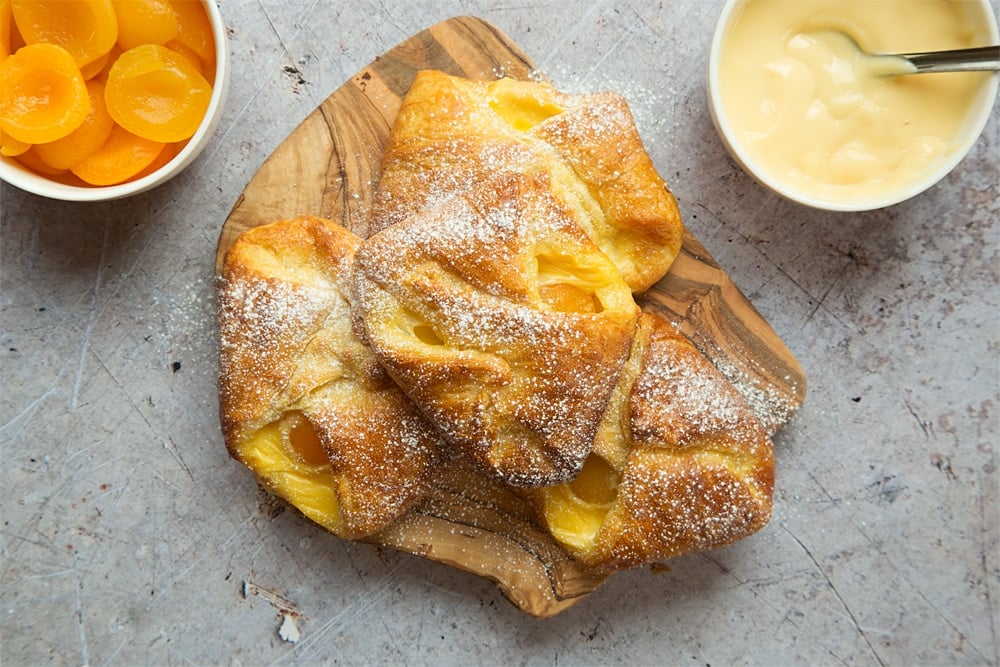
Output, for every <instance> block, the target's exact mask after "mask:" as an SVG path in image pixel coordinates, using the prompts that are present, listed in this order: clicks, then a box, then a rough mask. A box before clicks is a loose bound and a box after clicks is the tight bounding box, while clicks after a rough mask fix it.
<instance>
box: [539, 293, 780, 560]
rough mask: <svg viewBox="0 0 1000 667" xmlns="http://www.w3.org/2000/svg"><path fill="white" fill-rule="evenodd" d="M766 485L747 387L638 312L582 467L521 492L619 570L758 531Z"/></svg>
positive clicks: (770, 462)
mask: <svg viewBox="0 0 1000 667" xmlns="http://www.w3.org/2000/svg"><path fill="white" fill-rule="evenodd" d="M773 487H774V455H773V447H772V444H771V440H770V437H769V436H768V434H767V432H766V430H765V429H764V427H763V425H762V424H761V423H760V421H759V420H758V419H757V418H756V417H755V416H754V414H753V412H752V411H751V410H750V408H749V407H748V406H747V404H746V402H745V400H744V399H743V397H742V395H741V394H740V393H739V392H738V391H737V390H736V389H735V388H734V387H733V386H732V385H731V384H730V383H729V381H728V380H726V379H725V377H724V376H723V375H722V374H721V373H720V372H719V371H718V370H717V369H716V368H715V366H713V365H712V363H711V362H710V361H709V360H708V359H707V358H705V357H704V356H703V355H702V354H701V353H700V352H699V351H698V350H697V349H696V348H695V347H694V346H693V345H692V344H691V343H690V342H689V341H688V340H687V339H686V338H684V336H682V335H681V334H680V333H678V332H677V331H676V330H675V329H674V327H673V326H672V325H671V324H670V323H668V322H667V321H666V320H664V319H663V318H662V317H660V316H658V315H653V314H649V313H644V314H643V316H642V320H641V322H640V326H639V332H638V334H637V335H636V338H635V343H634V345H633V347H632V352H631V354H630V356H629V360H628V362H627V363H626V365H625V369H624V371H623V373H622V375H621V381H620V382H619V384H618V387H617V388H616V389H615V393H614V397H613V399H612V401H611V404H610V405H609V408H608V411H607V413H606V415H605V418H604V421H603V422H602V424H601V428H600V431H599V433H598V436H597V438H596V439H595V442H594V448H593V451H592V453H591V454H590V456H589V457H588V459H587V461H586V463H585V464H584V467H583V470H582V471H581V473H580V475H578V476H577V478H576V479H574V480H572V481H570V482H568V483H566V484H561V485H557V486H553V487H548V488H545V489H536V490H531V491H528V492H525V493H526V496H527V497H528V498H530V499H531V501H532V502H533V503H534V505H535V507H536V509H537V510H538V513H539V516H540V519H541V521H543V522H544V523H545V525H546V526H547V527H548V529H549V531H550V533H551V534H552V536H553V537H554V538H555V539H556V540H557V541H558V542H559V543H560V544H562V545H563V547H564V548H566V550H567V551H568V552H569V553H570V554H572V555H573V556H574V557H575V558H577V559H578V560H579V561H581V562H583V563H585V564H587V565H589V566H591V567H593V568H595V569H601V570H616V569H626V568H634V567H639V566H641V565H643V564H645V563H649V562H652V561H657V560H661V559H665V558H670V557H673V556H677V555H679V554H683V553H688V552H693V551H705V550H708V549H714V548H717V547H721V546H725V545H727V544H730V543H732V542H735V541H736V540H739V539H742V538H744V537H746V536H748V535H750V534H752V533H754V532H756V531H757V530H759V529H760V528H762V527H763V526H764V525H765V524H766V523H767V522H768V520H769V519H770V516H771V505H772V493H773Z"/></svg>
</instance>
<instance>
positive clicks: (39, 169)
mask: <svg viewBox="0 0 1000 667" xmlns="http://www.w3.org/2000/svg"><path fill="white" fill-rule="evenodd" d="M14 159H16V160H17V161H18V162H20V163H21V164H23V165H24V166H25V167H27V168H28V169H30V170H31V171H33V172H35V173H36V174H41V175H42V176H48V177H50V178H51V177H53V176H60V175H62V174H65V173H66V170H65V169H54V168H52V167H50V166H49V165H47V164H45V161H44V160H42V158H40V157H38V154H37V153H36V152H35V148H34V147H33V146H32V147H31V148H30V149H28V150H27V151H25V152H24V153H21V154H20V155H18V156H17V157H16V158H14Z"/></svg>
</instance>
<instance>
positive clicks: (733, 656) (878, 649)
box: [0, 0, 1000, 665]
mask: <svg viewBox="0 0 1000 667" xmlns="http://www.w3.org/2000/svg"><path fill="white" fill-rule="evenodd" d="M566 6H567V3H565V2H522V3H512V2H501V3H496V2H478V1H477V2H474V1H471V0H470V1H465V2H452V3H431V2H423V1H421V0H415V1H413V2H408V3H390V2H375V1H373V0H355V1H353V2H345V3H327V2H317V1H315V0H312V1H307V2H292V3H289V2H285V1H284V0H260V1H258V2H246V1H243V0H224V1H223V2H222V3H221V9H222V13H223V16H224V18H225V22H226V25H227V26H228V28H229V30H230V52H231V55H232V63H233V77H232V90H231V94H230V97H229V102H228V105H227V109H226V113H225V117H224V119H223V122H222V125H221V126H220V128H219V130H218V132H217V134H216V135H215V138H214V141H213V142H212V145H211V146H209V148H208V149H207V150H206V151H205V153H204V154H203V155H202V156H201V157H200V158H199V159H198V161H197V162H196V163H195V164H194V165H193V166H192V167H191V168H190V169H189V170H188V171H187V172H185V173H184V174H182V175H181V176H180V177H178V178H177V179H176V180H174V181H172V182H171V183H169V184H167V185H165V186H163V187H160V188H159V189H157V190H155V191H153V192H150V193H147V194H144V195H141V196H138V197H135V198H133V199H129V200H125V201H118V202H112V203H107V204H97V205H94V204H68V203H58V202H53V201H46V200H43V199H40V198H38V197H35V196H32V195H28V194H25V193H23V192H21V191H19V190H16V189H14V188H12V187H10V186H8V185H0V210H2V212H0V224H2V226H0V242H2V258H0V318H2V319H0V339H2V340H0V345H2V346H0V364H2V366H0V382H2V388H0V445H2V472H0V482H2V498H0V503H2V572H0V628H2V636H0V660H2V663H3V664H5V665H42V664H53V665H84V664H87V665H135V664H232V665H252V664H272V663H280V664H313V663H324V664H348V665H353V664H373V663H376V664H379V663H380V664H396V663H401V664H428V663H431V664H484V663H485V664H497V663H503V664H532V665H556V664H562V665H575V664H651V663H658V664H674V665H688V664H690V665H706V664H710V665H724V664H734V663H738V664H760V665H773V664H851V665H909V664H935V665H938V664H962V665H984V664H993V665H996V664H997V663H998V653H1000V644H998V628H997V625H998V620H997V619H998V614H1000V610H998V604H1000V556H998V546H1000V516H998V495H1000V492H998V487H1000V477H998V472H997V445H998V433H1000V428H998V416H997V410H998V402H1000V363H998V362H1000V350H998V346H1000V303H998V302H1000V290H998V272H1000V261H998V256H997V255H998V249H1000V233H998V219H1000V195H998V188H1000V173H998V163H1000V141H998V132H1000V123H998V120H997V115H996V113H994V115H993V117H992V118H991V120H990V122H989V126H988V127H987V129H986V132H985V133H984V135H983V136H982V138H981V139H980V141H979V142H978V144H977V145H976V147H975V149H974V151H973V153H972V154H971V155H970V156H969V157H968V159H966V160H965V161H964V162H963V163H962V165H961V166H960V167H959V168H958V169H957V170H956V171H955V172H954V173H953V174H952V175H951V176H949V177H948V178H947V179H945V180H944V181H943V182H941V183H940V184H938V185H937V186H936V187H934V188H933V189H932V190H930V191H929V192H927V193H925V194H924V195H922V196H920V197H918V198H916V199H913V200H911V201H909V202H906V203H904V204H901V205H898V206H895V207H893V208H890V209H887V210H883V211H878V212H873V213H865V214H858V215H845V214H832V213H823V212H819V211H814V210H809V209H806V208H803V207H801V206H798V205H794V204H791V203H788V202H785V201H783V200H780V199H778V198H776V197H774V196H772V195H771V194H769V193H767V192H766V191H764V190H762V189H761V188H760V187H758V186H757V185H756V184H755V183H754V182H753V181H751V179H749V178H748V177H747V176H746V175H744V174H743V173H742V172H741V171H740V170H739V169H738V168H737V167H736V166H735V165H734V164H733V162H732V161H731V160H730V159H729V158H728V156H727V154H726V152H725V150H724V149H723V146H722V145H721V143H720V141H719V140H718V138H717V137H716V135H715V133H714V131H713V128H712V126H711V122H710V119H709V116H708V112H707V109H706V100H705V95H704V74H705V67H706V59H707V51H708V45H709V41H710V36H711V32H712V28H713V26H714V22H715V18H716V16H717V13H718V10H719V9H720V7H721V3H720V2H718V1H716V2H711V3H705V2H701V1H700V0H676V1H674V2H660V3H657V2H644V1H630V2H610V1H607V0H604V1H597V2H588V3H586V4H583V3H580V4H578V5H573V6H572V8H571V9H569V10H568V14H567V15H566V16H564V15H563V14H564V12H565V11H566ZM458 14H474V15H478V16H480V17H482V18H484V19H486V20H488V21H490V22H492V23H494V24H495V25H497V26H498V27H499V28H501V29H502V30H503V31H504V32H506V33H507V34H508V35H509V36H510V37H512V38H513V39H514V41H516V42H517V43H518V44H520V45H521V46H522V48H524V50H525V51H526V52H527V53H529V54H530V55H531V56H532V57H533V58H534V59H535V61H536V62H537V63H538V65H539V66H540V68H541V69H542V70H544V71H545V72H546V73H547V74H548V75H549V76H550V77H551V78H552V79H553V81H554V82H555V83H557V84H559V85H561V86H563V87H565V88H569V89H580V90H582V89H590V88H595V89H596V88H616V89H618V90H620V91H622V92H624V93H625V94H626V95H627V96H628V97H629V99H630V101H631V103H632V105H633V108H634V110H635V112H636V115H637V118H638V121H639V123H640V129H641V131H642V133H643V137H644V139H645V141H646V144H647V146H648V148H649V150H650V153H651V154H652V156H653V158H654V160H655V162H656V164H657V166H658V167H659V169H660V170H661V173H663V175H664V176H665V177H666V178H667V180H668V181H669V182H670V184H671V186H672V188H673V189H674V191H675V193H676V195H677V197H678V199H679V201H680V204H681V208H682V211H683V213H684V216H685V220H686V222H687V224H688V225H689V227H690V228H691V229H692V230H693V232H694V233H695V235H696V236H697V237H698V238H699V239H700V240H701V241H702V242H703V243H704V244H705V245H706V247H707V248H708V249H709V250H710V251H711V252H712V253H713V254H714V255H715V256H716V258H717V259H718V260H719V261H720V262H721V263H722V265H723V266H725V267H726V269H727V270H728V272H729V273H730V274H731V275H732V277H733V278H734V280H735V282H736V283H737V284H738V285H740V286H741V288H742V289H743V290H744V292H745V293H746V294H747V295H748V296H749V297H750V298H751V300H752V301H753V302H754V303H755V304H756V306H757V307H758V309H759V310H760V311H761V312H762V313H763V314H764V315H765V317H767V318H768V320H769V321H770V322H771V323H772V325H773V326H774V328H775V329H776V330H777V331H778V333H779V334H780V335H781V336H782V337H783V338H784V340H785V341H786V342H787V343H788V345H789V347H790V348H791V349H792V351H793V352H794V353H795V355H796V356H797V357H798V359H799V360H800V361H801V363H802V365H803V366H804V367H805V370H806V373H807V375H808V377H809V381H810V387H809V394H808V397H807V400H806V403H805V405H804V406H803V408H802V410H801V412H800V413H799V414H798V415H797V417H796V418H795V419H794V421H793V422H792V423H791V424H790V425H789V426H788V428H786V429H785V430H784V431H783V432H781V433H780V434H779V436H778V437H777V439H776V452H777V492H776V508H775V515H774V518H773V520H772V522H771V523H770V524H769V526H768V527H767V528H766V529H765V530H764V531H762V532H761V533H759V534H758V535H756V536H754V537H752V538H750V539H748V540H745V541H743V542H741V543H739V544H737V545H734V546H732V547H730V548H727V549H723V550H719V551H716V552H711V553H707V554H702V555H693V556H687V557H682V558H677V559H675V560H673V561H671V562H670V563H669V571H665V572H657V573H653V572H651V571H650V570H640V571H635V572H627V573H621V574H618V575H616V576H614V577H613V578H612V579H611V580H610V581H609V583H607V584H606V585H605V586H604V587H602V588H601V589H599V590H598V591H597V592H596V593H595V594H593V595H592V596H590V597H589V598H588V599H586V600H585V601H583V602H582V603H580V604H578V605H577V606H575V607H573V608H571V609H570V610H568V611H566V612H564V613H563V614H561V615H559V616H557V617H555V618H553V619H549V620H545V621H539V620H536V619H533V618H530V617H527V616H525V615H523V614H521V613H520V612H519V611H517V610H516V609H515V608H514V607H513V606H511V605H510V604H509V603H508V602H507V601H506V600H505V599H504V598H503V597H502V596H501V595H500V594H499V593H498V592H497V591H496V590H495V588H494V587H493V585H492V584H491V583H490V582H488V581H485V580H481V579H479V578H476V577H474V576H471V575H468V574H464V573H461V572H457V571H455V570H452V569H449V568H446V567H444V566H442V565H438V564H435V563H430V562H427V561H425V560H422V559H419V558H416V557H411V556H407V555H402V554H398V553H394V552H389V551H383V550H377V549H375V548H373V547H371V546H365V545H358V544H353V543H348V542H344V541H341V540H339V539H337V538H335V537H332V536H330V535H328V534H326V533H324V532H322V531H321V530H319V529H317V528H316V527H314V526H313V525H311V524H310V523H309V522H307V521H306V520H304V519H302V518H301V517H300V516H298V515H296V514H295V513H294V512H292V511H282V509H281V507H280V506H278V505H276V504H274V503H272V502H269V501H268V499H267V497H266V495H265V494H263V493H262V492H261V491H260V489H259V488H258V487H257V485H256V483H255V482H254V481H253V479H252V478H251V476H250V474H249V473H248V471H246V470H245V469H243V468H242V467H240V466H239V465H238V464H236V463H235V462H233V461H232V460H230V459H229V458H228V456H227V455H226V452H225V450H224V448H223V445H222V439H221V435H220V433H219V428H218V415H217V405H216V391H215V370H216V366H215V325H214V320H213V317H214V296H213V276H212V274H213V258H214V251H215V244H216V239H217V237H218V233H219V230H220V227H221V225H222V222H223V221H224V219H225V217H226V215H227V214H228V211H229V210H230V208H231V206H232V205H233V203H234V201H235V199H236V197H237V196H238V195H239V193H240V191H241V190H242V188H243V186H244V185H245V184H246V182H247V181H248V179H249V178H250V177H251V176H252V175H253V173H254V172H255V170H256V169H257V167H258V166H259V165H260V163H261V162H262V161H263V160H264V158H265V157H266V156H267V155H268V154H269V153H270V152H271V151H272V149H274V147H275V146H276V145H277V144H278V143H279V142H280V141H281V140H282V139H283V138H284V137H285V136H286V135H287V134H288V132H289V131H291V130H292V129H293V127H294V126H295V125H296V124H297V123H298V122H299V121H300V120H301V119H302V118H303V117H304V116H305V115H306V114H307V113H308V112H309V111H311V110H312V109H313V108H314V107H315V106H316V105H317V104H318V103H319V102H320V101H321V100H322V99H323V98H325V97H326V96H327V95H328V94H329V93H331V92H332V91H333V90H334V89H335V88H337V87H338V86H339V85H340V84H341V83H343V82H344V81H345V80H347V79H348V78H349V77H350V76H351V75H353V74H354V73H355V72H357V71H358V70H359V69H360V68H362V67H363V66H364V65H365V64H367V63H368V62H370V61H371V60H372V59H373V58H374V57H375V56H377V55H378V54H380V53H382V52H384V51H386V50H387V49H389V48H391V47H392V46H394V45H395V44H397V43H398V42H400V41H402V40H404V39H405V38H407V37H409V36H410V35H412V34H414V33H416V32H418V31H419V30H421V29H423V28H425V27H428V26H429V25H431V24H433V23H435V22H437V21H439V20H441V19H444V18H447V17H449V16H454V15H458ZM286 67H291V68H295V69H297V70H298V72H299V73H300V74H301V79H302V80H301V81H300V80H299V76H298V75H295V76H292V75H289V73H288V71H287V70H286ZM286 604H287V605H292V606H293V607H294V609H296V610H297V611H298V612H299V613H300V614H301V616H300V617H299V618H298V621H297V630H298V631H299V632H300V633H301V636H300V638H299V640H298V641H297V642H290V641H285V640H284V639H283V638H282V634H284V636H285V637H286V638H294V637H291V636H290V635H289V634H288V633H289V631H290V629H289V628H288V627H286V628H285V631H283V632H282V633H279V628H280V626H281V623H282V617H281V610H282V607H283V605H286Z"/></svg>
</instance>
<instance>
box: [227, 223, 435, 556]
mask: <svg viewBox="0 0 1000 667" xmlns="http://www.w3.org/2000/svg"><path fill="white" fill-rule="evenodd" d="M359 241H360V239H359V238H358V237H357V236H355V235H354V234H353V233H351V232H349V231H347V230H345V229H344V228H342V227H340V226H339V225H337V224H335V223H333V222H331V221H328V220H323V219H320V218H315V217H310V216H303V217H300V218H296V219H293V220H286V221H280V222H275V223H272V224H269V225H265V226H262V227H258V228H256V229H252V230H250V231H248V232H246V233H244V234H243V235H242V236H241V237H240V238H239V239H238V240H237V241H236V243H235V244H234V245H233V247H232V248H231V249H230V250H229V252H228V253H227V255H226V258H225V263H224V266H223V270H222V274H221V277H220V281H219V285H218V290H217V292H218V312H219V321H218V324H219V341H220V344H219V396H220V415H221V420H222V430H223V435H224V436H225V440H226V446H227V447H228V449H229V451H230V453H231V454H232V455H233V456H234V457H235V458H236V459H238V460H240V461H241V462H243V463H244V464H245V465H246V466H247V467H249V468H250V469H251V470H253V471H254V472H255V473H256V474H257V476H258V478H259V479H260V481H261V483H262V484H263V485H264V486H265V487H266V488H267V489H268V490H270V491H271V492H272V493H274V494H275V495H277V496H279V497H282V498H284V499H285V500H287V501H289V502H290V503H291V504H292V505H294V506H295V507H297V508H298V509H300V510H301V511H302V512H303V513H304V514H305V515H306V516H308V517H309V518H311V519H313V520H314V521H316V522H317V523H319V524H320V525H322V526H324V527H325V528H327V529H328V530H330V531H332V532H333V533H335V534H337V535H340V536H341V537H347V538H357V537H363V536H366V535H370V534H372V533H374V532H376V531H378V530H380V529H382V528H384V527H385V526H387V525H388V524H390V523H391V522H392V521H394V520H395V519H396V518H398V517H399V516H400V515H401V514H402V513H403V512H405V511H406V510H407V509H408V508H409V507H411V506H412V505H413V504H414V503H415V502H416V501H417V500H419V499H420V498H421V497H423V495H424V493H425V492H426V490H427V488H428V482H429V479H430V475H431V474H432V473H433V469H434V464H435V462H436V461H437V460H438V458H439V454H440V447H439V440H438V436H437V432H436V430H435V429H434V428H433V427H432V426H431V425H429V424H428V423H427V422H426V421H425V420H424V419H423V417H422V415H421V414H420V412H419V411H418V410H417V409H416V408H415V407H414V406H413V404H412V403H410V401H409V400H408V399H407V398H406V396H405V395H404V394H403V393H402V391H400V389H399V388H398V387H397V386H396V385H395V384H394V383H393V382H392V380H391V379H390V378H389V377H388V376H387V375H386V373H385V371H384V370H383V368H382V367H381V366H380V365H379V363H378V361H377V360H376V359H375V357H374V355H372V353H371V351H370V350H369V349H368V348H367V347H366V346H365V345H364V344H363V343H362V342H361V341H360V340H359V339H358V338H357V337H356V336H355V335H354V332H353V330H352V325H351V304H350V302H349V300H348V290H347V289H346V280H347V277H348V276H349V273H350V270H351V268H350V267H351V263H352V260H353V256H354V251H355V249H356V247H357V245H358V243H359Z"/></svg>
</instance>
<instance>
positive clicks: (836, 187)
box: [717, 0, 995, 203]
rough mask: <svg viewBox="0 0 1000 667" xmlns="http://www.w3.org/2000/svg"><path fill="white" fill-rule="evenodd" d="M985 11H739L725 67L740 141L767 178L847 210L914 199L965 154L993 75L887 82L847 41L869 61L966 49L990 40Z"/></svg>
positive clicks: (918, 2) (758, 1)
mask: <svg viewBox="0 0 1000 667" xmlns="http://www.w3.org/2000/svg"><path fill="white" fill-rule="evenodd" d="M976 11H980V10H979V9H978V3H971V2H966V1H963V0H955V1H952V2H949V1H946V0H939V1H929V0H867V1H864V2H860V1H854V0H746V2H743V3H740V4H739V6H737V7H735V8H734V10H733V14H732V20H731V22H730V24H729V27H728V30H727V31H726V33H725V34H724V36H723V39H722V43H721V44H722V46H721V49H720V51H719V61H718V70H717V77H718V94H719V96H720V101H721V104H722V107H723V109H724V112H725V115H726V118H727V120H728V122H729V124H730V126H731V131H732V137H731V140H733V141H736V142H738V143H739V144H740V145H741V146H742V147H743V149H744V151H745V154H746V157H747V158H748V159H749V160H751V161H753V163H755V165H757V166H758V167H759V170H760V172H761V175H762V177H764V178H765V180H771V181H773V182H780V183H781V184H782V185H784V186H786V187H788V188H790V189H792V190H794V191H795V192H798V193H801V195H802V196H803V197H805V198H808V199H815V200H820V201H838V202H845V203H850V202H851V201H864V200H870V199H873V198H883V199H884V198H885V197H886V196H888V194H889V193H891V192H892V191H896V190H899V191H904V190H906V188H907V186H908V185H910V184H912V183H913V182H914V181H916V180H918V179H919V178H920V177H921V176H922V175H924V174H925V173H926V172H927V171H929V170H930V169H931V168H932V167H933V166H934V165H935V164H936V163H938V162H939V161H940V160H941V159H947V158H948V156H949V155H952V154H953V152H954V151H960V150H964V148H965V147H963V146H959V145H957V141H956V140H957V138H958V137H959V136H960V135H961V134H962V128H963V125H964V124H965V123H966V122H967V116H968V110H969V109H970V107H972V106H973V103H974V101H975V100H976V99H977V97H978V96H982V95H986V94H988V90H989V86H990V83H991V77H992V76H995V75H993V74H991V73H988V72H962V73H947V74H944V73H938V74H920V75H908V76H883V74H884V71H883V69H884V67H885V64H884V63H883V62H875V61H872V60H871V59H868V58H866V57H865V56H864V55H863V54H862V53H861V52H859V51H858V49H857V47H856V45H854V44H852V43H851V41H850V40H849V39H846V38H844V37H843V33H846V34H847V35H849V36H850V37H851V38H853V39H854V40H855V41H856V42H857V44H858V45H860V46H861V48H863V49H865V50H867V51H870V52H881V53H908V52H917V51H930V50H943V49H957V48H965V47H969V46H977V45H981V44H985V43H987V41H984V40H987V39H988V37H987V35H988V33H987V32H986V25H985V23H986V21H985V18H983V17H982V16H981V14H976ZM977 16H978V18H976V17H977ZM837 31H841V33H838V32H837ZM904 66H905V63H904Z"/></svg>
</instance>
